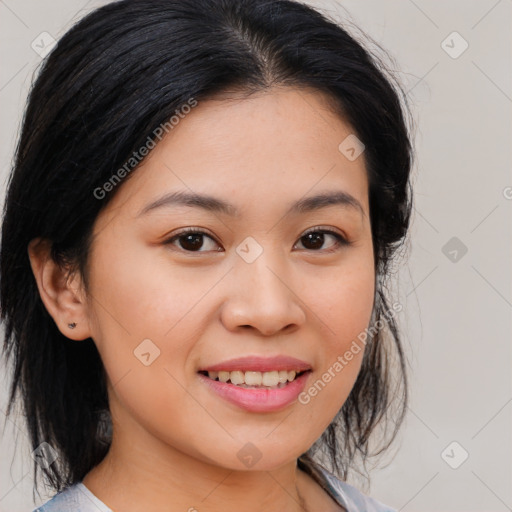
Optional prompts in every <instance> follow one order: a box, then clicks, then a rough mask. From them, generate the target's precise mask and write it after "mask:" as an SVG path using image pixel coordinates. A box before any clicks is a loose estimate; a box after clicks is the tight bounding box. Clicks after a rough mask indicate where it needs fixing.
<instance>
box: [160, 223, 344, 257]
mask: <svg viewBox="0 0 512 512" xmlns="http://www.w3.org/2000/svg"><path fill="white" fill-rule="evenodd" d="M311 233H321V234H327V235H332V236H333V237H334V238H335V239H336V244H335V246H334V247H333V248H331V249H327V250H314V249H309V251H311V252H320V253H322V252H323V253H328V254H329V253H333V252H336V251H338V250H340V249H341V248H343V247H346V246H349V245H351V244H352V242H351V241H349V240H347V239H346V238H345V237H344V236H343V235H341V234H340V233H338V232H336V231H333V230H331V229H327V228H322V227H315V228H311V229H308V230H307V231H306V232H305V233H304V234H303V235H302V236H301V237H299V240H300V239H301V238H304V237H305V236H307V235H309V234H311ZM190 234H194V235H204V236H207V237H208V238H210V239H212V240H213V241H214V242H215V243H217V241H216V240H215V239H214V237H213V236H212V235H210V234H209V233H207V232H205V231H203V230H201V229H199V228H193V227H188V228H184V229H182V230H181V231H179V232H178V233H176V234H174V235H173V236H172V237H171V238H168V239H167V240H165V241H164V242H163V244H164V245H172V244H173V242H174V241H175V240H178V239H179V238H181V237H183V236H185V235H190ZM178 250H182V251H183V252H186V253H191V254H194V253H199V254H200V253H202V252H209V251H188V250H186V249H178ZM304 250H306V251H307V250H308V249H304ZM215 252H220V251H215Z"/></svg>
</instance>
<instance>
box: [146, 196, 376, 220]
mask: <svg viewBox="0 0 512 512" xmlns="http://www.w3.org/2000/svg"><path fill="white" fill-rule="evenodd" d="M333 205H339V206H342V207H343V208H349V209H352V210H354V211H359V212H360V213H361V215H362V216H363V217H364V216H366V214H365V211H364V208H363V206H362V205H361V203H360V202H359V201H358V200H357V199H356V198H355V197H354V196H352V195H351V194H349V193H348V192H344V191H342V190H335V191H326V192H322V193H320V194H317V195H314V196H309V197H305V198H302V199H299V200H298V201H296V202H295V203H293V204H292V205H291V206H290V208H289V209H288V211H287V212H286V215H288V214H296V215H297V214H303V213H307V212H312V211H317V210H320V209H322V208H327V207H329V206H333ZM171 206H190V207H195V208H201V209H202V210H206V211H209V212H215V213H222V214H224V215H228V216H230V217H235V218H240V211H239V210H238V209H237V208H236V207H235V206H234V205H232V204H231V203H228V202H226V201H224V200H222V199H219V198H217V197H213V196H210V195H207V194H198V193H193V192H185V191H176V192H170V193H168V194H165V195H163V196H162V197H160V198H158V199H156V200H154V201H152V202H151V203H149V204H147V205H146V206H144V208H143V209H142V210H141V211H140V212H139V213H138V214H137V217H140V216H142V215H145V214H147V213H148V212H150V211H153V210H156V209H158V208H162V207H171Z"/></svg>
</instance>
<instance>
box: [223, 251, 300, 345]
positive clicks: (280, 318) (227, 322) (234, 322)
mask: <svg viewBox="0 0 512 512" xmlns="http://www.w3.org/2000/svg"><path fill="white" fill-rule="evenodd" d="M267 255H268V252H266V251H264V252H263V254H261V255H260V256H259V258H257V259H256V260H255V261H253V262H252V263H247V262H246V261H244V260H243V259H241V258H240V259H239V260H238V261H236V263H235V268H234V269H233V271H232V272H230V277H229V280H228V281H229V282H227V283H226V285H227V286H228V289H227V291H226V297H227V298H226V301H225V303H224V304H223V308H222V312H221V319H222V322H223V324H224V326H225V327H226V329H228V330H230V331H236V330H237V329H241V328H254V329H255V330H256V331H258V332H259V333H260V334H261V335H263V336H271V335H275V334H276V333H279V332H281V331H283V332H284V331H285V330H286V331H287V332H288V331H289V332H293V331H295V330H296V329H298V328H299V327H300V326H301V325H303V324H304V322H305V320H306V314H305V311H304V303H303V301H302V300H301V297H300V290H297V289H296V288H297V287H298V286H297V283H295V286H294V279H293V269H290V268H289V267H286V265H284V264H279V263H278V260H277V258H271V257H270V255H268V256H267Z"/></svg>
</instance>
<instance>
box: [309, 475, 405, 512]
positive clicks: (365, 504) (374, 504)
mask: <svg viewBox="0 0 512 512" xmlns="http://www.w3.org/2000/svg"><path fill="white" fill-rule="evenodd" d="M318 468H319V470H320V471H321V472H322V473H323V475H324V477H325V479H326V480H327V481H328V483H329V487H330V490H331V492H333V493H335V494H336V495H337V496H338V497H339V501H340V502H341V503H343V504H344V506H345V508H346V509H347V511H348V512H397V511H396V509H394V508H392V507H389V506H388V505H384V504H383V503H381V502H380V501H377V500H376V499H375V498H372V497H370V496H367V495H366V494H364V493H362V492H361V491H360V490H359V489H357V488H356V487H354V486H353V485H350V484H348V483H347V482H343V481H342V480H340V479H339V478H337V477H336V476H334V475H333V474H332V473H330V472H329V471H327V470H326V469H325V468H323V467H321V466H318Z"/></svg>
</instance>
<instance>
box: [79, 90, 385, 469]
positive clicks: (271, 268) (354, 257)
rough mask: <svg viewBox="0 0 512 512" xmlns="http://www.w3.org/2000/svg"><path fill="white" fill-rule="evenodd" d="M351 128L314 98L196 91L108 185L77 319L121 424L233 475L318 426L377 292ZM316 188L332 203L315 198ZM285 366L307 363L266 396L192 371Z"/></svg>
mask: <svg viewBox="0 0 512 512" xmlns="http://www.w3.org/2000/svg"><path fill="white" fill-rule="evenodd" d="M352 133H353V130H351V128H350V126H348V125H347V124H345V123H344V122H342V120H341V119H340V118H339V117H338V116H336V115H335V114H334V113H332V112H331V110H330V109H329V107H328V104H327V103H326V102H325V99H324V97H323V96H322V95H320V93H318V92H314V91H310V92H306V91H304V90H302V91H300V92H299V91H297V90H293V89H280V90H276V89H274V90H272V91H271V92H267V93H262V94H258V95H255V96H251V97H250V98H248V99H239V100H237V101H232V100H231V101H227V100H226V98H220V99H217V100H215V101H213V100H210V101H205V102H199V104H198V105H197V106H196V107H195V108H193V109H192V110H191V112H190V113H188V114H187V115H186V116H184V118H183V119H181V120H180V121H179V124H178V125H175V126H174V128H173V129H172V131H170V132H169V135H167V136H166V138H164V139H163V140H162V141H161V142H160V143H159V144H158V145H157V146H156V147H155V148H154V149H153V150H152V151H151V153H150V154H149V156H148V157H147V158H146V159H145V160H144V162H143V164H142V165H141V166H139V168H138V169H137V170H136V171H133V175H132V176H130V178H129V179H128V180H126V182H125V183H122V184H121V185H118V186H119V187H120V189H119V190H118V191H117V193H116V195H115V196H114V198H113V199H112V200H111V202H110V203H109V204H108V205H107V207H106V208H105V210H103V211H102V212H101V214H100V215H99V217H98V218H97V221H96V224H95V228H94V239H93V244H92V252H91V255H90V290H89V291H90V298H91V300H90V304H89V306H88V313H87V314H88V320H89V325H90V329H91V336H92V338H93V339H94V342H95V343H96V345H97V347H98V350H99V352H100V355H101V358H102V360H103V363H104V365H105V369H106V372H107V375H108V381H109V399H110V407H111V411H112V416H113V421H114V432H115V431H116V429H118V431H123V432H124V433H125V434H126V437H127V438H130V439H131V440H132V442H133V443H134V444H138V445H140V446H142V445H144V446H145V447H146V448H147V449H149V450H150V449H153V448H154V447H156V446H158V448H159V449H164V450H169V453H171V451H173V450H174V451H176V450H178V451H179V452H180V453H181V454H184V455H186V456H188V457H192V458H194V459H195V460H198V461H202V462H205V463H208V464H214V465H216V466H222V467H225V468H231V469H244V468H249V469H250V467H249V464H248V463H247V462H244V461H245V460H246V459H244V455H247V454H249V455H252V456H256V457H258V458H260V459H259V461H258V464H257V465H256V466H255V468H257V469H258V470H260V469H266V470H270V469H273V468H276V467H278V466H280V465H282V464H285V463H287V462H289V461H291V460H294V459H296V458H297V457H298V456H299V455H300V454H301V453H303V452H305V451H306V450H307V449H308V448H309V447H310V446H311V445H312V444H313V443H314V441H315V440H316V439H318V437H320V435H321V434H322V432H323V431H324V430H325V428H326V427H327V426H328V425H329V423H330V422H331V421H332V419H333V418H334V416H335V415H336V413H337V412H338V410H339V409H340V408H341V406H342V405H343V403H344V402H345V400H346V398H347V396H348V394H349V392H350V390H351V388H352V386H353V384H354V382H355V380H356V377H357V374H358V372H359V369H360V364H361V360H362V355H363V350H359V351H358V352H356V351H352V357H351V358H350V360H347V357H344V356H345V354H346V352H347V351H350V348H351V346H352V347H353V342H354V340H356V339H357V336H358V334H360V333H361V332H363V331H364V330H365V328H366V327H367V326H368V323H369V321H370V317H371V311H372V307H373V299H374V291H375V290H374V279H375V274H374V260H373V248H372V239H371V226H370V221H369V204H368V182H367V177H366V170H365V165H364V158H363V157H364V155H361V156H360V157H359V158H356V159H353V158H352V159H349V158H347V157H346V156H345V155H344V154H343V153H342V152H341V151H340V149H339V145H340V143H342V141H344V139H346V137H348V136H349V135H351V134H352ZM170 194H175V195H174V201H171V200H170ZM176 194H181V196H179V195H176ZM185 194H195V195H196V196H209V197H211V198H215V200H216V201H206V200H205V201H203V202H202V206H200V204H199V203H200V201H197V200H195V201H188V202H183V201H181V202H180V201H178V199H177V198H179V197H181V198H182V199H183V197H184V195H185ZM321 194H333V196H332V197H333V198H334V199H333V200H330V201H314V200H309V199H311V198H313V197H315V196H318V195H321ZM165 196H167V201H166V200H165V199H163V200H162V198H163V197H165ZM298 202H299V203H298ZM221 203H226V204H229V205H230V206H224V207H221V206H219V205H221ZM297 203H298V205H297ZM294 205H295V207H294ZM185 229H188V230H189V232H188V233H187V232H184V230H185ZM279 357H280V358H281V359H279ZM236 358H249V359H248V360H246V361H244V362H238V363H236V362H235V363H234V364H233V365H231V366H230V365H229V364H228V362H229V361H230V360H232V359H236ZM258 358H260V359H258ZM272 358H278V359H274V360H272ZM285 358H294V359H295V360H298V361H300V362H301V363H299V362H297V361H290V360H286V359H285ZM340 358H342V359H343V361H345V363H344V364H342V363H341V362H340ZM336 362H338V365H337V364H336ZM295 366H297V370H299V369H301V370H305V369H308V371H305V373H304V374H303V375H302V376H300V378H296V379H295V380H294V381H292V382H290V383H288V384H286V385H285V386H284V387H282V388H278V389H273V390H268V389H267V388H266V387H265V388H259V389H257V390H253V389H244V388H243V386H240V385H235V384H232V383H229V382H226V383H222V382H220V381H219V382H216V383H213V380H212V378H210V377H215V373H213V374H210V377H208V376H207V375H204V373H200V371H201V370H205V369H209V368H210V369H211V368H216V369H217V370H216V371H221V372H224V371H227V370H233V371H236V370H239V372H236V373H235V374H233V373H230V374H228V375H229V378H230V379H233V380H234V381H235V382H237V380H236V379H240V377H241V376H242V377H243V378H244V379H247V382H248V383H249V384H251V383H253V382H258V379H260V378H263V379H265V380H264V382H263V384H264V383H272V384H273V385H275V384H276V381H275V378H276V373H275V372H277V378H281V379H283V380H284V378H286V377H284V376H285V375H288V374H287V373H283V372H284V371H285V370H286V371H288V370H290V371H291V370H292V368H293V367H295ZM340 366H342V368H341V369H340ZM223 368H224V370H223ZM258 368H259V369H260V370H261V372H257V371H256V370H257V369H258ZM246 370H247V371H249V370H250V371H251V372H252V373H248V374H245V373H240V372H245V371H246ZM264 370H266V371H265V372H264ZM265 373H269V374H270V375H267V376H265V375H264V374H265ZM326 374H327V376H326ZM226 375H227V374H225V373H219V376H220V377H222V379H224V380H225V378H226ZM329 376H330V378H329ZM251 378H252V379H256V380H255V381H252V380H251ZM290 378H293V374H292V377H290ZM273 379H274V380H273ZM315 383H316V388H315ZM246 385H248V384H246ZM233 388H235V389H233ZM313 388H315V389H316V392H315V391H314V390H313V391H310V390H311V389H313ZM299 393H300V395H299ZM114 435H116V434H115V433H114ZM248 443H251V444H248ZM244 464H245V466H244Z"/></svg>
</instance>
